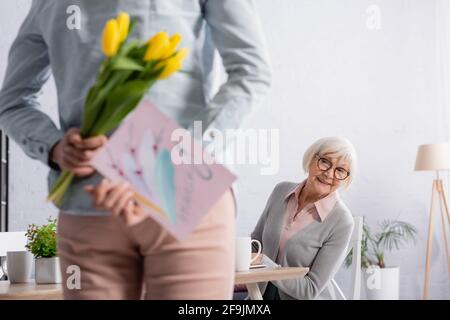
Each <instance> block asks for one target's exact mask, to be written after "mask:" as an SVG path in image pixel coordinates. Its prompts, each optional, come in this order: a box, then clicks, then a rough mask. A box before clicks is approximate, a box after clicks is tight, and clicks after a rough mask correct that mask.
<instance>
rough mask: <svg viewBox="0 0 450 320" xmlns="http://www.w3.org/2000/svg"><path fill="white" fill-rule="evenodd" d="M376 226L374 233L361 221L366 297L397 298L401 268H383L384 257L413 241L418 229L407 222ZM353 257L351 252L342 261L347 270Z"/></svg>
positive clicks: (388, 221)
mask: <svg viewBox="0 0 450 320" xmlns="http://www.w3.org/2000/svg"><path fill="white" fill-rule="evenodd" d="M377 227H378V228H377V230H376V231H374V230H372V229H371V228H370V227H369V226H368V225H367V224H366V222H365V221H364V225H363V237H362V241H361V267H362V268H363V269H364V270H365V271H366V272H364V275H365V278H366V279H365V280H366V281H365V283H366V289H367V290H366V293H367V298H368V299H371V300H384V299H398V295H399V294H398V292H399V272H400V268H399V267H395V266H388V265H386V262H385V254H386V253H387V252H392V251H394V250H400V249H401V248H402V247H404V246H406V245H407V244H408V243H409V242H415V239H416V235H417V230H416V228H415V227H414V226H413V225H411V224H410V223H407V222H404V221H399V220H383V221H381V222H379V223H378V224H377ZM352 257H353V252H352V251H350V252H349V254H348V255H347V257H346V260H345V265H346V267H349V266H350V265H351V263H352Z"/></svg>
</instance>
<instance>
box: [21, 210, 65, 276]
mask: <svg viewBox="0 0 450 320" xmlns="http://www.w3.org/2000/svg"><path fill="white" fill-rule="evenodd" d="M25 235H26V237H27V239H28V242H27V245H26V248H27V249H28V250H29V251H30V252H31V253H32V254H33V255H34V258H35V264H34V265H35V280H36V283H38V284H43V283H61V271H60V269H59V258H58V256H57V252H56V219H50V218H49V219H48V223H47V224H45V225H43V226H36V225H35V224H30V225H29V226H28V229H27V232H26V234H25Z"/></svg>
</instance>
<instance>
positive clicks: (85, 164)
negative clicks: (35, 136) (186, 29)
mask: <svg viewBox="0 0 450 320" xmlns="http://www.w3.org/2000/svg"><path fill="white" fill-rule="evenodd" d="M132 26H133V22H132V21H130V17H129V15H128V14H127V13H125V12H121V13H119V15H118V16H117V18H116V19H110V20H109V21H108V22H107V23H106V25H105V27H104V29H103V36H102V51H103V53H104V55H105V56H106V59H105V60H104V61H103V62H102V63H101V65H100V69H99V73H98V76H97V80H96V82H95V84H94V85H93V86H92V87H91V89H90V90H89V92H88V95H87V97H86V100H85V108H84V113H83V123H82V127H81V128H80V130H79V131H74V130H71V131H69V132H68V134H67V135H66V137H65V138H64V139H63V140H61V141H60V142H59V143H58V144H57V145H56V146H55V147H54V149H53V152H52V154H51V159H52V160H53V161H55V162H56V163H57V164H59V166H60V167H61V168H62V169H63V172H62V173H61V175H60V176H59V178H58V180H57V181H56V183H55V185H54V186H53V189H52V190H51V192H50V194H49V196H48V199H49V200H50V201H53V202H54V203H55V204H60V203H61V202H62V200H63V197H64V194H65V193H66V191H67V189H68V188H69V186H70V184H71V183H72V180H73V178H74V176H80V177H82V176H86V175H89V174H91V173H92V172H93V170H92V168H91V167H90V165H89V161H90V160H91V159H92V157H93V153H94V152H95V151H96V150H97V149H98V148H99V147H101V146H102V145H103V144H104V143H105V142H106V140H105V137H102V136H104V135H106V134H107V133H109V132H110V131H112V130H114V129H116V128H117V127H118V126H119V125H120V123H121V122H122V120H123V119H124V118H125V117H126V116H127V115H128V114H129V113H130V112H132V111H133V110H134V109H135V108H136V106H137V105H138V103H139V101H140V100H141V99H142V97H143V96H144V95H145V93H146V92H147V91H148V90H149V89H150V88H151V86H152V85H153V84H154V83H155V82H156V81H157V80H162V79H166V78H168V77H170V76H171V75H173V74H174V73H175V72H177V71H179V70H180V69H181V67H182V63H183V60H184V59H185V58H186V56H187V53H188V52H187V49H186V48H184V49H180V50H178V45H179V44H180V42H181V36H180V35H179V34H175V35H173V36H172V37H169V35H168V34H167V33H165V32H158V33H156V34H155V35H154V36H153V37H152V38H151V39H149V40H148V41H147V42H145V43H142V42H141V41H139V40H132V41H127V39H128V36H129V34H130V31H131V30H132ZM93 137H94V138H93ZM101 141H102V142H101Z"/></svg>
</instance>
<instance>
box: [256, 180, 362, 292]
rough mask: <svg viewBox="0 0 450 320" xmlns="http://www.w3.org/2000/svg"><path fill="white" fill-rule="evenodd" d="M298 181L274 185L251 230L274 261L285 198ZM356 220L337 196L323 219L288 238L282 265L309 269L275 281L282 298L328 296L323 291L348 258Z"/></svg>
mask: <svg viewBox="0 0 450 320" xmlns="http://www.w3.org/2000/svg"><path fill="white" fill-rule="evenodd" d="M296 185H297V183H293V182H281V183H279V184H277V185H276V186H275V188H274V190H273V191H272V194H271V195H270V197H269V199H268V200H267V204H266V207H265V208H264V211H263V213H262V215H261V217H260V218H259V221H258V223H257V224H256V227H255V229H254V230H253V232H252V234H251V237H252V239H257V240H259V241H261V243H262V246H263V250H262V252H263V253H264V255H266V256H267V257H268V258H270V259H271V260H273V261H275V259H276V257H277V254H278V249H279V241H280V235H281V228H282V224H283V215H284V212H285V210H286V206H287V202H288V200H287V199H286V200H285V198H286V196H287V194H288V193H289V192H290V191H291V190H292V189H293V188H294V187H295V186H296ZM353 224H354V222H353V217H352V215H351V213H350V210H349V209H348V208H347V207H346V206H345V204H344V203H343V202H342V201H341V200H338V202H337V203H336V205H335V206H334V208H333V209H332V211H331V212H330V214H329V215H328V216H327V218H326V219H325V220H324V221H322V222H319V221H314V222H312V223H311V224H309V225H307V226H306V227H305V228H304V229H302V230H300V231H298V232H297V233H296V234H295V235H294V236H292V237H291V238H290V239H289V240H288V242H287V243H286V250H285V253H284V255H283V256H282V257H281V260H280V261H281V266H283V267H309V268H310V270H309V272H308V274H307V275H306V276H305V277H304V278H302V279H290V280H281V281H274V282H273V284H274V285H276V286H277V287H278V291H279V294H280V298H281V299H283V300H290V299H299V300H308V299H316V298H319V299H323V298H326V297H325V294H324V293H322V291H323V289H325V288H326V286H327V285H328V282H329V281H330V280H331V279H332V278H333V276H334V275H335V273H336V272H337V271H338V269H339V267H340V266H341V264H342V262H343V260H344V258H345V253H346V249H347V246H348V244H349V241H350V237H351V233H352V230H353ZM254 249H255V248H254ZM266 261H267V260H266ZM266 285H267V283H260V289H261V292H264V291H265V289H266Z"/></svg>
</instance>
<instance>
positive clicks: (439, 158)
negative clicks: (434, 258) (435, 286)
mask: <svg viewBox="0 0 450 320" xmlns="http://www.w3.org/2000/svg"><path fill="white" fill-rule="evenodd" d="M415 170H416V171H435V172H436V179H435V180H434V181H433V187H432V191H431V207H430V216H429V222H428V240H427V255H426V260H425V278H424V283H423V298H424V299H428V293H429V283H430V263H431V250H432V245H433V229H434V211H435V210H434V209H435V202H436V197H437V198H438V199H439V200H438V201H439V204H440V208H441V210H440V211H441V221H442V235H443V236H444V245H445V253H446V256H447V270H448V275H449V277H450V256H449V250H448V242H449V241H448V236H447V227H448V226H450V213H449V206H448V202H447V195H446V193H445V188H444V184H443V183H442V180H441V179H440V177H439V171H442V170H450V143H437V144H426V145H421V146H419V149H418V151H417V158H416V166H415Z"/></svg>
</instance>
